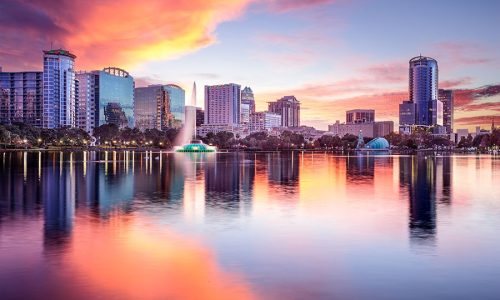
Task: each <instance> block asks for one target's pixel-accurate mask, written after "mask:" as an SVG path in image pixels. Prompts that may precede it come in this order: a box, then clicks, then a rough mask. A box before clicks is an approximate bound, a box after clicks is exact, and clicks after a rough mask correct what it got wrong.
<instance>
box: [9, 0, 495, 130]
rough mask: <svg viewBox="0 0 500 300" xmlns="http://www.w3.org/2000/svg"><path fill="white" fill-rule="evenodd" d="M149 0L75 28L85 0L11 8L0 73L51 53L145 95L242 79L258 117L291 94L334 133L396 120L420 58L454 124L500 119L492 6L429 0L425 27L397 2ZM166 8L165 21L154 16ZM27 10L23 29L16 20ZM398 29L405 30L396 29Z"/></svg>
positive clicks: (29, 67)
mask: <svg viewBox="0 0 500 300" xmlns="http://www.w3.org/2000/svg"><path fill="white" fill-rule="evenodd" d="M150 2H151V3H149V5H146V6H144V7H142V6H139V4H135V3H133V2H132V1H130V2H125V3H121V4H120V6H123V7H122V8H117V7H115V6H113V5H110V4H109V3H108V5H105V6H102V7H101V9H98V8H97V6H96V4H94V3H89V4H86V7H85V10H84V12H83V16H84V17H83V18H79V19H82V20H85V21H86V22H85V24H83V22H81V21H75V22H74V24H72V23H69V22H68V20H69V18H70V17H71V16H72V15H73V14H72V13H71V12H72V11H78V12H79V13H80V12H81V11H80V10H81V9H82V5H84V3H83V2H80V1H73V2H72V3H60V2H52V1H43V2H42V1H34V2H32V3H30V4H26V3H21V2H19V1H15V0H9V1H5V2H3V3H2V4H0V7H1V8H2V9H0V11H2V12H3V14H2V13H0V14H1V15H2V17H3V18H2V21H0V22H1V23H0V25H1V26H2V27H3V28H4V29H5V30H4V31H3V32H2V37H3V40H4V41H5V43H4V44H3V46H2V49H1V52H2V55H0V66H2V67H3V70H4V71H7V72H11V71H37V70H41V69H42V66H41V62H40V60H39V57H40V54H39V53H41V51H42V50H47V49H49V48H51V47H50V46H51V45H53V47H54V48H59V47H61V48H66V49H68V50H69V51H71V52H72V53H75V54H76V55H77V57H78V58H77V60H76V62H75V66H76V70H78V71H79V70H93V69H97V70H100V69H102V68H104V67H107V66H110V65H111V66H117V67H121V68H124V69H126V70H127V71H129V72H130V73H131V74H132V75H133V77H134V78H135V79H136V86H137V87H139V86H147V85H149V84H154V83H161V84H166V83H170V82H174V83H178V84H179V85H181V86H182V87H183V88H184V89H186V90H189V87H190V84H191V83H192V81H196V82H198V83H199V84H200V86H203V85H217V84H223V83H226V82H235V83H238V84H241V85H242V86H250V87H251V88H252V90H253V92H254V94H255V100H256V106H257V111H262V110H265V109H266V106H267V102H268V101H274V100H276V99H279V98H281V97H282V96H283V95H295V96H296V97H297V99H299V100H300V101H301V103H302V112H301V123H302V124H304V125H312V126H315V127H317V128H319V129H326V127H327V125H328V124H332V123H333V122H335V120H337V119H342V116H343V114H344V111H346V110H349V109H355V108H370V109H375V110H376V111H377V115H378V116H380V117H381V118H383V119H390V120H394V121H395V122H396V123H397V117H398V105H399V103H400V102H401V101H402V100H406V99H407V98H408V91H407V83H408V73H407V72H408V71H407V63H408V60H409V59H410V58H411V57H414V56H417V55H419V54H422V55H425V56H430V57H433V58H435V59H436V60H437V61H438V62H439V64H440V79H439V88H441V89H443V88H444V89H455V90H457V91H456V93H455V102H456V103H455V105H456V107H455V109H456V113H455V128H473V127H474V126H476V125H481V126H483V127H488V126H489V124H491V117H492V116H497V117H500V96H499V95H498V94H499V91H500V86H499V85H498V79H497V74H496V73H497V72H496V70H497V69H498V66H499V55H498V54H497V53H495V52H496V51H495V49H496V48H498V45H500V39H499V38H498V37H497V35H495V34H494V29H493V28H495V27H496V25H498V21H497V20H496V19H495V16H494V12H495V11H498V8H499V4H498V3H495V2H494V1H483V2H482V5H473V4H467V3H458V4H457V3H455V2H452V1H440V2H439V3H432V5H433V6H432V7H433V9H432V10H429V12H428V14H429V16H428V21H426V22H416V21H417V20H418V19H419V16H417V15H418V14H414V13H412V11H413V10H414V9H413V8H412V6H413V5H417V4H408V3H405V4H400V3H398V2H396V1H376V2H375V1H354V2H351V1H328V0H319V1H234V2H232V3H230V4H227V3H222V2H221V1H203V2H199V3H198V2H197V1H190V2H189V3H188V4H186V3H178V4H174V3H169V2H160V1H150ZM425 3H427V1H421V2H419V4H418V6H419V7H422V6H425V5H426V4H425ZM428 5H431V3H430V2H429V4H428ZM164 6H168V8H169V13H166V14H165V15H164V16H162V17H161V18H158V20H153V19H151V18H149V17H147V16H148V15H149V14H150V13H151V11H153V10H157V9H161V8H162V7H164ZM58 9H64V11H65V12H68V13H67V14H64V15H61V14H59V15H58V14H57V11H58ZM78 9H80V10H78ZM109 9H116V10H117V13H116V14H107V13H109V11H108V10H109ZM415 9H416V8H415ZM182 12H190V13H189V14H186V13H182ZM21 13H22V15H23V19H22V20H23V21H19V20H21V18H16V16H20V15H21ZM102 14H106V16H107V17H106V18H99V16H102ZM110 15H111V16H110ZM221 16H222V17H221ZM478 16H481V17H478ZM124 19H127V20H130V22H127V23H130V24H126V25H124V24H123V23H122V22H121V21H122V20H124ZM379 19H380V20H382V21H380V22H379V21H378V20H379ZM102 20H106V25H108V24H119V25H116V26H103V24H102V22H103V21H102ZM167 21H170V22H167ZM402 22H404V23H405V24H406V26H405V30H406V31H408V32H406V33H405V32H401V31H402V29H401V28H399V27H398V26H394V24H398V23H402ZM159 23H162V24H169V25H162V24H159ZM424 23H425V24H424ZM19 25H22V26H19ZM148 30H149V31H148ZM145 31H148V32H150V33H148V34H147V35H143V34H142V32H145ZM375 37H377V38H375ZM35 54H36V55H35ZM361 104H362V105H361Z"/></svg>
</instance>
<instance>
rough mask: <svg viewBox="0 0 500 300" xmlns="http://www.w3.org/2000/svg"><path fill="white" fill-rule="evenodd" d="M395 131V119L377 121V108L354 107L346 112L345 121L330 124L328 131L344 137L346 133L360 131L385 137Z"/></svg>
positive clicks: (369, 135)
mask: <svg viewBox="0 0 500 300" xmlns="http://www.w3.org/2000/svg"><path fill="white" fill-rule="evenodd" d="M393 131H394V122H393V121H381V122H376V121H375V110H373V109H353V110H348V111H347V112H346V120H345V123H340V121H338V120H337V122H335V123H334V124H332V125H329V126H328V132H329V133H331V134H333V135H336V136H340V137H343V136H345V135H346V134H351V135H358V134H359V133H360V132H361V133H362V135H363V136H365V137H373V138H376V137H384V136H386V135H388V134H389V133H391V132H393Z"/></svg>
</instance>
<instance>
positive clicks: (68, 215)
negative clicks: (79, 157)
mask: <svg viewBox="0 0 500 300" xmlns="http://www.w3.org/2000/svg"><path fill="white" fill-rule="evenodd" d="M65 156H66V157H65ZM51 159H52V163H51V161H50V160H47V162H46V163H44V162H43V161H42V165H43V168H42V199H43V204H44V205H43V207H44V221H45V222H44V245H45V247H46V249H47V248H57V247H60V246H63V245H65V244H66V243H67V240H68V238H69V237H70V235H71V230H72V228H73V220H74V215H75V196H76V193H75V188H76V184H75V174H74V172H75V170H74V165H73V164H74V153H63V152H60V153H58V154H55V153H54V154H53V155H52V158H51ZM56 160H58V163H55V161H56Z"/></svg>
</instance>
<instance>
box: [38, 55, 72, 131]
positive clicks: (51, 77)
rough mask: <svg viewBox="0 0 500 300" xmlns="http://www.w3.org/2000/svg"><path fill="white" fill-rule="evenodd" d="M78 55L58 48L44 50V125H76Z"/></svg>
mask: <svg viewBox="0 0 500 300" xmlns="http://www.w3.org/2000/svg"><path fill="white" fill-rule="evenodd" d="M75 58H76V56H75V55H74V54H72V53H70V52H69V51H66V50H62V49H58V50H48V51H43V127H45V128H57V127H62V126H71V127H74V126H75V120H76V95H75V70H74V64H75Z"/></svg>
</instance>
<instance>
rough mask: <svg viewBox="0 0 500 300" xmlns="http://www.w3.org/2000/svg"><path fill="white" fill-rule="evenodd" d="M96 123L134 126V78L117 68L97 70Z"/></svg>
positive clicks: (121, 126) (122, 126)
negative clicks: (97, 97)
mask: <svg viewBox="0 0 500 300" xmlns="http://www.w3.org/2000/svg"><path fill="white" fill-rule="evenodd" d="M97 105H98V106H97V107H98V111H99V113H98V114H96V117H97V120H96V122H95V123H96V125H97V124H98V125H99V126H100V125H104V124H110V123H111V124H116V125H117V126H118V127H120V128H124V127H130V128H133V127H134V126H135V122H134V79H133V78H132V76H130V74H129V73H128V72H126V71H125V70H122V69H119V68H111V67H110V68H105V69H104V70H102V71H99V101H98V104H97Z"/></svg>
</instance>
